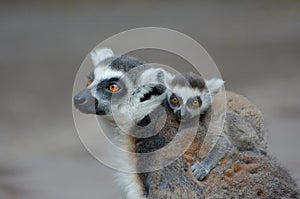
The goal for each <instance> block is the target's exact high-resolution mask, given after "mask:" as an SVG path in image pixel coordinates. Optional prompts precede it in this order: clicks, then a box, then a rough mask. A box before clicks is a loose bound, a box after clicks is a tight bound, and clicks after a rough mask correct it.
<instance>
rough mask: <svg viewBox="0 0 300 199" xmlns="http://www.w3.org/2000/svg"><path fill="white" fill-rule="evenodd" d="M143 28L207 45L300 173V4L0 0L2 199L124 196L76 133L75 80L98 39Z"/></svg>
mask: <svg viewBox="0 0 300 199" xmlns="http://www.w3.org/2000/svg"><path fill="white" fill-rule="evenodd" d="M145 26H158V27H165V28H170V29H174V30H177V31H180V32H182V33H185V34H187V35H189V36H190V37H192V38H194V39H195V40H196V41H198V42H199V43H200V44H201V45H203V47H204V48H205V49H206V50H207V51H208V53H209V54H210V55H211V57H212V58H213V59H214V61H215V62H216V64H217V66H218V67H219V70H220V71H221V73H222V75H223V78H224V79H225V81H226V88H227V89H229V90H233V91H236V92H238V93H241V94H244V95H245V96H247V97H248V98H249V99H250V100H252V101H253V102H254V103H255V104H256V105H257V106H258V107H260V108H261V110H262V111H263V113H264V115H265V117H266V124H267V127H268V129H269V152H270V154H272V155H274V156H276V157H277V159H278V160H279V162H280V163H281V164H282V165H284V166H285V167H286V168H287V169H288V170H289V171H290V173H291V174H292V176H293V177H294V178H295V179H299V177H300V155H299V151H300V144H299V142H300V120H299V119H300V88H299V87H300V56H299V55H300V1H297V0H282V1H277V0H272V1H243V0H242V1H241V0H239V1H231V0H229V1H226V2H225V1H206V2H201V1H189V2H187V1H164V2H162V1H151V2H147V1H130V2H125V1H122V2H117V1H89V0H88V1H82V2H80V1H71V0H64V1H59V0H55V1H47V0H43V1H15V0H14V1H1V3H0V67H1V71H0V102H1V103H0V198H1V199H2V198H3V199H19V198H21V199H53V198H55V199H68V198H70V199H71V198H72V199H77V198H78V199H81V198H87V199H99V198H103V199H106V198H119V192H118V191H117V190H116V189H115V188H114V186H113V185H114V183H113V179H112V173H113V171H112V170H111V169H109V168H107V167H105V166H103V165H102V164H100V163H99V162H97V161H96V160H95V159H94V158H93V157H92V156H91V155H89V153H88V152H87V151H86V150H85V148H84V147H83V145H82V144H81V142H80V140H79V137H78V135H77V132H76V129H75V126H74V123H73V119H72V101H71V100H72V88H73V81H74V78H75V75H76V72H77V70H78V68H79V66H80V64H81V62H82V61H83V59H84V58H85V56H86V55H87V54H88V53H89V51H90V50H92V48H94V47H95V46H96V45H97V44H98V43H100V42H101V41H103V40H104V39H106V38H108V37H109V36H111V35H114V34H116V33H119V32H121V31H125V30H127V29H131V28H136V27H145ZM141 58H143V57H141ZM147 61H152V60H147ZM297 181H298V180H297Z"/></svg>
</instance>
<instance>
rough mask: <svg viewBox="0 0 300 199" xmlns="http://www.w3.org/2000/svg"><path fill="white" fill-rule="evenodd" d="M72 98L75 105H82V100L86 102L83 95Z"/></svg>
mask: <svg viewBox="0 0 300 199" xmlns="http://www.w3.org/2000/svg"><path fill="white" fill-rule="evenodd" d="M73 100H74V103H75V104H77V105H82V104H83V103H84V102H86V98H85V97H84V96H78V95H76V96H74V98H73Z"/></svg>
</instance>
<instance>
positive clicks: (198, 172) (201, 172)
mask: <svg viewBox="0 0 300 199" xmlns="http://www.w3.org/2000/svg"><path fill="white" fill-rule="evenodd" d="M191 169H192V173H193V175H194V177H195V178H196V179H197V180H203V179H204V178H205V177H206V176H207V174H208V173H209V171H210V170H209V169H207V168H206V167H205V165H203V164H202V162H198V161H196V162H195V163H194V164H193V165H192V166H191Z"/></svg>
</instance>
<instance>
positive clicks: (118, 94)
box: [73, 48, 165, 115]
mask: <svg viewBox="0 0 300 199" xmlns="http://www.w3.org/2000/svg"><path fill="white" fill-rule="evenodd" d="M91 59H92V61H93V64H94V66H95V69H94V71H93V72H92V73H91V74H90V75H89V76H88V80H87V84H86V87H85V88H84V89H83V90H82V91H81V92H79V93H78V94H77V95H76V96H74V98H73V101H74V106H75V107H76V108H77V109H79V110H80V111H81V112H83V113H88V114H97V115H111V114H112V110H118V111H122V110H124V109H126V106H128V99H129V98H130V97H131V94H132V93H133V92H134V91H135V90H136V89H137V88H138V87H139V86H140V85H143V84H147V83H151V82H154V83H160V82H161V84H163V81H164V80H163V74H161V71H160V70H159V69H153V68H147V67H146V66H145V63H144V61H142V60H140V59H137V58H135V57H131V56H125V55H122V56H115V55H114V53H113V51H112V50H111V49H105V48H104V49H96V50H94V51H93V52H92V53H91ZM158 92H159V93H155V94H156V95H158V94H162V93H164V92H165V89H161V90H159V91H158ZM149 93H150V94H151V91H150V90H149ZM149 93H146V94H149ZM140 97H141V98H143V97H144V96H140ZM150 98H151V96H148V99H150ZM144 100H145V99H144ZM146 100H147V99H146Z"/></svg>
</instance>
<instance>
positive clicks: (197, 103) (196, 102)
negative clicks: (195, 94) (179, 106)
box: [192, 100, 200, 106]
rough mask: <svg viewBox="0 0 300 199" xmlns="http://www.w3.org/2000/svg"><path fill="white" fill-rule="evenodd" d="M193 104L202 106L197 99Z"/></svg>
mask: <svg viewBox="0 0 300 199" xmlns="http://www.w3.org/2000/svg"><path fill="white" fill-rule="evenodd" d="M192 105H193V106H200V103H199V101H198V100H195V101H193V102H192Z"/></svg>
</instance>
